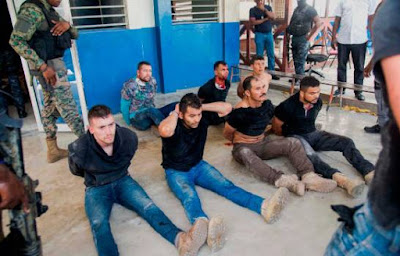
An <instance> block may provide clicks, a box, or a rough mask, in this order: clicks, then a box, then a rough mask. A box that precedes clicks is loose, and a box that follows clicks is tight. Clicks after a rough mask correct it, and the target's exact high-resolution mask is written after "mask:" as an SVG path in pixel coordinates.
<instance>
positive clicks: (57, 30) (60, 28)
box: [50, 20, 71, 36]
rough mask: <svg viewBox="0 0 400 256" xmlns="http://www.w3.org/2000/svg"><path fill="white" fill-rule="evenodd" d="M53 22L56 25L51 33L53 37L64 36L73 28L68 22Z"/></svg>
mask: <svg viewBox="0 0 400 256" xmlns="http://www.w3.org/2000/svg"><path fill="white" fill-rule="evenodd" d="M51 22H53V23H54V24H56V25H54V27H53V28H52V29H51V30H50V32H51V33H52V34H53V36H61V35H62V34H64V32H65V31H67V30H68V29H69V28H70V27H71V25H70V24H69V23H68V22H66V21H55V20H52V21H51Z"/></svg>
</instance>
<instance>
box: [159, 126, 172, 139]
mask: <svg viewBox="0 0 400 256" xmlns="http://www.w3.org/2000/svg"><path fill="white" fill-rule="evenodd" d="M174 132H175V130H173V129H171V128H170V127H167V126H163V125H160V126H159V127H158V133H159V134H160V136H161V137H162V138H169V137H171V136H172V135H174Z"/></svg>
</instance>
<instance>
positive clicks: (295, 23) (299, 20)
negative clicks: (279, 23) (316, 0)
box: [288, 4, 318, 36]
mask: <svg viewBox="0 0 400 256" xmlns="http://www.w3.org/2000/svg"><path fill="white" fill-rule="evenodd" d="M317 15H318V13H317V11H316V10H315V9H314V7H312V6H310V5H308V4H307V5H305V6H304V7H296V9H295V10H294V12H293V16H292V18H291V20H290V24H289V27H288V32H289V34H292V35H294V36H303V35H306V34H307V33H309V32H310V31H311V28H312V24H313V20H314V17H315V16H317Z"/></svg>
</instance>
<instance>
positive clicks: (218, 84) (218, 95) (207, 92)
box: [197, 60, 231, 125]
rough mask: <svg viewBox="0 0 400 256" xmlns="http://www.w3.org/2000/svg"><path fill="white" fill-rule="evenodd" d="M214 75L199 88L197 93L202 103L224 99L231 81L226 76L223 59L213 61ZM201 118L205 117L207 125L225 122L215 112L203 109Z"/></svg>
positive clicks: (225, 66)
mask: <svg viewBox="0 0 400 256" xmlns="http://www.w3.org/2000/svg"><path fill="white" fill-rule="evenodd" d="M214 74H215V77H214V78H212V79H210V80H208V82H207V83H205V84H204V85H203V86H201V87H200V88H199V92H198V93H197V95H198V96H199V98H200V100H201V102H202V103H212V102H218V101H224V102H225V101H226V96H228V92H229V88H230V87H231V83H230V82H229V80H227V78H228V74H229V70H228V65H227V64H226V63H225V62H224V61H221V60H220V61H217V62H215V63H214ZM203 118H204V119H207V121H208V124H209V125H219V124H221V123H223V122H225V118H223V117H219V116H218V114H217V113H214V112H209V111H203Z"/></svg>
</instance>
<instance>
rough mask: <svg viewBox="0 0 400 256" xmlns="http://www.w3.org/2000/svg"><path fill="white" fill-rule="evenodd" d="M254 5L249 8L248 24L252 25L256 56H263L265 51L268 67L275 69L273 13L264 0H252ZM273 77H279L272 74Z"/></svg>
mask: <svg viewBox="0 0 400 256" xmlns="http://www.w3.org/2000/svg"><path fill="white" fill-rule="evenodd" d="M254 2H256V6H254V7H253V8H251V9H250V14H249V16H250V24H251V25H253V26H254V33H255V38H254V42H255V43H256V52H257V55H258V56H264V50H266V51H267V57H268V69H269V70H275V51H274V35H273V34H272V21H273V20H275V13H273V12H272V8H271V6H269V5H264V0H254ZM272 78H273V79H279V77H277V76H272Z"/></svg>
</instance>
